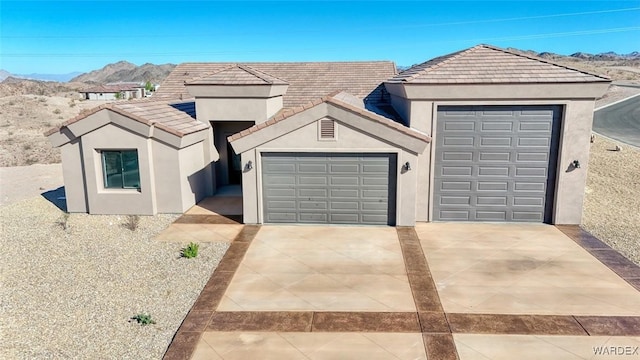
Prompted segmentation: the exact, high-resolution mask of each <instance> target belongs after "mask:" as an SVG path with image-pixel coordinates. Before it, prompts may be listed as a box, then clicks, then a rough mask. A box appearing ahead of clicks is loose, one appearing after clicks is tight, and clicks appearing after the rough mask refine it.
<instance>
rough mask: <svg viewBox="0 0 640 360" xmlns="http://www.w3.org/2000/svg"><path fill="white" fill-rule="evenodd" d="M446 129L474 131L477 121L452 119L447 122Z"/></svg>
mask: <svg viewBox="0 0 640 360" xmlns="http://www.w3.org/2000/svg"><path fill="white" fill-rule="evenodd" d="M445 130H446V131H450V132H452V133H455V132H474V131H475V130H476V123H475V122H473V121H450V122H448V123H446V124H445Z"/></svg>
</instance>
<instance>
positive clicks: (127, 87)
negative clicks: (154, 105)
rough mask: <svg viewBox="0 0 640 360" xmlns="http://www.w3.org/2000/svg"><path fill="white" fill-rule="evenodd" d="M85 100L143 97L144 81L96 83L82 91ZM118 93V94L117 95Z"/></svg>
mask: <svg viewBox="0 0 640 360" xmlns="http://www.w3.org/2000/svg"><path fill="white" fill-rule="evenodd" d="M82 93H83V94H84V98H85V99H86V100H119V99H123V100H129V99H140V98H143V97H145V95H146V92H145V86H144V83H138V82H117V83H109V84H105V85H98V86H94V87H91V88H88V89H85V90H83V91H82ZM118 94H120V95H118Z"/></svg>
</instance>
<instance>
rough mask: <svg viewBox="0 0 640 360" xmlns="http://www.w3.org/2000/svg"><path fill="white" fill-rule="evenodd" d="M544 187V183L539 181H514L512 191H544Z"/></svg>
mask: <svg viewBox="0 0 640 360" xmlns="http://www.w3.org/2000/svg"><path fill="white" fill-rule="evenodd" d="M545 189H546V184H544V183H540V182H535V183H534V182H522V181H516V182H515V183H514V189H513V190H514V191H515V192H519V191H529V192H540V193H544V192H545Z"/></svg>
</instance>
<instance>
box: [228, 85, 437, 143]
mask: <svg viewBox="0 0 640 360" xmlns="http://www.w3.org/2000/svg"><path fill="white" fill-rule="evenodd" d="M342 92H345V93H347V94H348V92H346V91H344V90H335V91H332V92H331V93H329V94H327V95H324V96H322V97H320V98H316V99H314V100H312V101H310V102H308V103H306V104H304V105H301V106H297V107H295V108H290V109H285V110H284V111H282V112H279V113H278V114H276V115H274V116H272V117H271V118H270V119H268V120H267V121H265V122H263V123H260V124H256V125H253V126H252V127H250V128H248V129H245V130H242V131H241V132H239V133H236V134H233V135H231V136H229V137H228V140H229V141H235V140H238V139H241V138H243V137H245V136H247V135H249V134H251V133H254V132H256V131H258V130H261V129H263V128H265V127H267V126H271V125H273V124H276V123H278V122H280V121H283V120H285V119H288V118H290V117H292V116H294V115H296V114H299V113H301V112H303V111H305V110H308V109H311V108H313V107H316V106H318V105H320V104H326V103H329V104H332V105H336V106H340V107H342V108H343V109H345V110H347V111H352V112H355V113H357V114H360V115H362V116H365V117H368V118H369V119H370V120H372V121H376V122H377V123H379V124H381V125H384V126H386V127H389V128H391V129H395V130H397V131H401V132H403V133H405V134H407V135H409V136H411V137H414V138H416V139H420V140H425V141H431V137H430V136H429V135H427V134H425V133H423V132H421V131H418V130H415V129H412V128H408V127H406V126H404V125H402V124H400V123H397V122H395V121H393V120H392V119H389V118H387V117H384V116H382V115H379V114H376V113H374V112H373V111H371V110H367V109H366V108H359V107H356V106H353V105H351V104H348V103H346V102H344V101H342V100H339V99H336V98H335V97H334V96H336V95H338V94H340V93H342Z"/></svg>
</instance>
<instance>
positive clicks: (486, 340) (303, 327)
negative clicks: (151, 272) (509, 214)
mask: <svg viewBox="0 0 640 360" xmlns="http://www.w3.org/2000/svg"><path fill="white" fill-rule="evenodd" d="M598 259H600V260H601V261H602V262H600V261H598ZM603 263H605V264H606V265H604V264H603ZM614 270H615V272H614ZM616 273H617V274H619V275H621V276H622V277H624V279H622V278H621V277H620V276H618V275H617V274H616ZM639 283H640V271H639V269H638V267H637V266H635V265H633V264H631V263H630V262H628V261H627V260H626V259H624V258H623V257H621V256H620V255H619V254H617V253H615V252H614V251H613V250H611V249H609V248H608V247H607V246H606V245H604V244H602V243H601V242H599V241H598V240H597V239H595V238H593V237H591V236H589V235H588V234H586V233H584V232H582V231H581V230H580V229H579V228H577V227H560V228H558V227H554V226H550V225H535V224H526V225H518V224H446V223H430V224H420V225H418V226H417V227H416V228H415V229H414V228H388V227H337V226H336V227H333V226H331V227H328V226H327V227H315V226H313V227H312V226H263V227H259V226H245V227H244V228H243V229H242V231H240V233H239V234H238V236H237V237H236V238H235V241H234V242H233V243H232V244H231V247H230V248H229V250H228V251H227V254H226V255H225V257H224V259H223V260H222V262H221V263H220V265H219V266H218V268H217V269H216V271H215V273H214V274H213V276H212V277H211V280H210V281H209V283H208V284H207V286H206V287H205V289H204V290H203V292H202V294H201V295H200V297H199V298H198V300H197V301H196V303H195V304H194V306H193V308H192V310H191V312H190V313H189V315H188V316H187V318H186V319H185V321H184V323H183V325H182V326H181V328H180V330H179V331H178V333H177V334H176V336H175V338H174V341H173V343H172V344H171V346H170V348H169V349H168V351H167V353H166V355H165V359H190V358H191V359H251V358H260V359H361V358H367V359H369V358H370V359H426V358H428V359H458V358H459V359H463V360H466V359H514V358H518V359H528V358H530V359H592V358H596V359H601V358H620V356H619V355H618V354H617V353H616V354H614V355H612V354H611V353H612V349H616V350H613V351H616V352H618V351H627V352H630V353H631V352H632V351H634V349H638V348H637V347H638V346H639V345H640V316H638V315H640V292H639V291H638V290H637V289H636V288H634V286H636V287H639V286H638V284H639ZM621 349H622V350H621ZM598 350H599V351H601V352H605V353H607V352H608V355H602V356H601V355H596V354H595V352H596V351H598ZM636 351H640V350H636ZM638 356H639V355H637V354H636V355H634V354H633V353H632V354H631V357H628V358H638Z"/></svg>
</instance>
